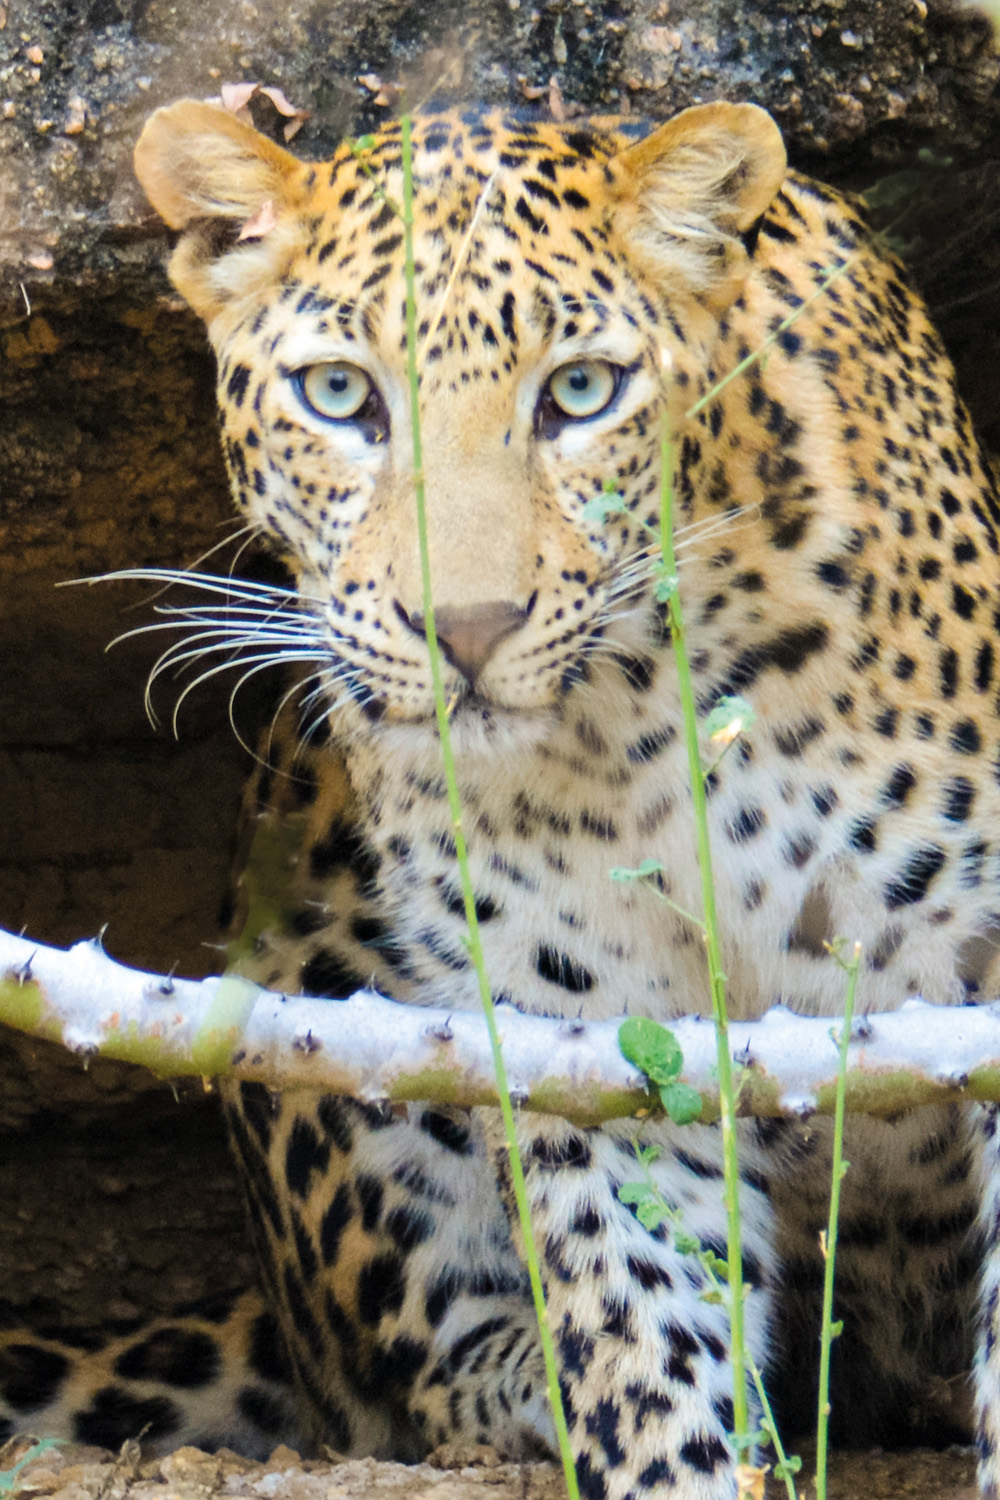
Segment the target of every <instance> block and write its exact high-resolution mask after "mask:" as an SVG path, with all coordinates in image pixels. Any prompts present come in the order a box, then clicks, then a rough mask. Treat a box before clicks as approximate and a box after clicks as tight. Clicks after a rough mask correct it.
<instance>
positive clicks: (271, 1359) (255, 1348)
mask: <svg viewBox="0 0 1000 1500" xmlns="http://www.w3.org/2000/svg"><path fill="white" fill-rule="evenodd" d="M249 1362H250V1368H251V1369H252V1370H253V1371H254V1372H255V1373H256V1374H257V1375H260V1376H261V1378H262V1379H263V1380H273V1381H276V1382H279V1383H280V1384H283V1385H287V1384H288V1383H289V1382H290V1381H291V1378H292V1371H291V1368H290V1366H289V1363H288V1354H287V1352H286V1350H285V1344H284V1340H283V1339H282V1337H281V1330H280V1328H279V1327H278V1320H277V1318H275V1316H274V1315H273V1313H269V1312H265V1313H261V1315H260V1317H258V1318H255V1319H254V1323H253V1327H252V1328H251V1330H250V1351H249Z"/></svg>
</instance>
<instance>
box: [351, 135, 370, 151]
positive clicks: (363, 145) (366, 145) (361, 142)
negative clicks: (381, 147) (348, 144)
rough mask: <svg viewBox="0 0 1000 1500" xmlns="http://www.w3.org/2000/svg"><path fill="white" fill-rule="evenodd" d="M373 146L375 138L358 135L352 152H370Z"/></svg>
mask: <svg viewBox="0 0 1000 1500" xmlns="http://www.w3.org/2000/svg"><path fill="white" fill-rule="evenodd" d="M374 144H375V137H374V136H373V135H359V136H358V138H357V140H356V141H355V142H354V146H353V147H352V149H353V150H354V151H370V150H371V149H372V147H373V146H374Z"/></svg>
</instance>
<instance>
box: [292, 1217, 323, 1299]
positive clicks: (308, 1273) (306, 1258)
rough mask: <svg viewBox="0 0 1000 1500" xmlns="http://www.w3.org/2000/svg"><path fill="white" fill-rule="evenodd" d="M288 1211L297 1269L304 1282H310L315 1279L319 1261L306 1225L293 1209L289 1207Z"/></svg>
mask: <svg viewBox="0 0 1000 1500" xmlns="http://www.w3.org/2000/svg"><path fill="white" fill-rule="evenodd" d="M290 1212H291V1220H292V1237H293V1239H294V1241H295V1253H296V1255H297V1256H298V1262H299V1270H300V1271H301V1272H302V1278H303V1280H304V1281H305V1282H306V1283H311V1282H313V1281H314V1280H315V1279H316V1272H317V1271H318V1270H319V1261H318V1260H317V1258H316V1250H315V1248H314V1246H313V1242H312V1240H311V1239H310V1237H309V1232H308V1230H307V1229H306V1226H305V1225H304V1224H303V1222H302V1220H301V1219H300V1218H299V1216H298V1214H297V1213H296V1211H295V1209H294V1208H293V1209H291V1211H290Z"/></svg>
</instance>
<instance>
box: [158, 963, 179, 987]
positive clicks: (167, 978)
mask: <svg viewBox="0 0 1000 1500" xmlns="http://www.w3.org/2000/svg"><path fill="white" fill-rule="evenodd" d="M176 973H177V965H176V964H175V963H174V964H171V965H170V968H169V969H168V970H167V972H166V974H164V976H163V978H162V979H161V980H160V982H159V984H158V985H157V989H158V990H159V992H160V994H161V995H172V994H173V993H174V975H175V974H176Z"/></svg>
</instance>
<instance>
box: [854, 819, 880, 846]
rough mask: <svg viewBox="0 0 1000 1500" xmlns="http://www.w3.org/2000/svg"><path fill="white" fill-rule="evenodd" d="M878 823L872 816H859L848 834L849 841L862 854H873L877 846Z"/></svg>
mask: <svg viewBox="0 0 1000 1500" xmlns="http://www.w3.org/2000/svg"><path fill="white" fill-rule="evenodd" d="M877 829H878V824H877V823H876V822H875V821H874V819H872V818H859V819H858V820H857V822H856V823H855V824H854V825H853V827H852V828H851V831H850V833H849V834H848V843H849V844H850V845H851V848H852V849H857V850H858V852H859V853H861V854H871V853H873V852H874V850H875V847H876V830H877Z"/></svg>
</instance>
